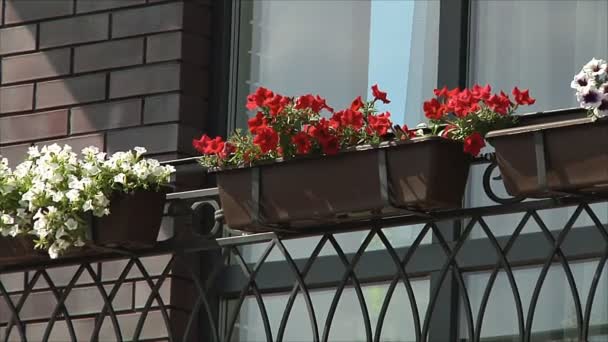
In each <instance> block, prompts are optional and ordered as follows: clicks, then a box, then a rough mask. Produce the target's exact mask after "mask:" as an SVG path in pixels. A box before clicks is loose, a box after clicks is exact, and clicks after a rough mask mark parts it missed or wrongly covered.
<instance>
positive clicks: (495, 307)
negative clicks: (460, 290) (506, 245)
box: [460, 261, 608, 342]
mask: <svg viewBox="0 0 608 342" xmlns="http://www.w3.org/2000/svg"><path fill="white" fill-rule="evenodd" d="M570 266H571V269H572V273H573V276H574V279H575V281H576V286H577V289H578V291H579V296H580V300H581V303H582V305H583V310H584V305H585V303H586V300H587V297H588V295H589V290H590V287H591V282H592V280H593V276H594V274H595V271H596V268H597V266H598V262H597V261H590V262H584V263H572V264H571V265H570ZM540 270H541V269H540V267H537V268H523V269H516V270H514V272H513V273H514V278H515V281H516V283H517V287H518V290H519V293H520V296H521V300H522V306H523V311H524V320H525V318H526V315H527V314H528V307H529V305H530V300H531V297H532V293H533V291H534V287H535V285H536V282H537V280H538V277H539V274H540ZM606 273H608V267H604V269H603V272H602V277H601V278H600V282H599V285H598V287H597V290H596V294H595V298H594V301H593V307H592V312H591V327H590V338H589V340H590V341H604V342H606V341H608V275H606ZM489 277H490V273H487V272H483V273H471V274H468V275H466V276H465V282H466V287H467V290H468V294H469V297H470V300H471V306H472V311H473V319H474V321H475V320H476V319H477V315H478V314H479V306H480V303H481V300H482V297H483V293H484V291H485V289H486V286H487V282H488V279H489ZM571 293H572V292H571V290H570V287H569V286H568V283H567V280H566V275H565V273H564V270H563V267H562V266H561V265H560V264H553V265H552V266H551V268H550V269H549V272H548V273H547V277H546V278H545V281H544V283H543V288H542V289H541V292H540V296H539V299H538V304H537V306H536V311H535V314H534V322H533V325H532V340H533V341H576V340H577V339H576V337H577V326H576V314H575V308H574V299H573V298H572V295H571ZM461 309H462V310H461V312H464V311H463V310H464V309H463V308H461ZM518 334H519V328H518V324H517V313H516V308H515V300H514V297H513V292H512V290H511V287H510V285H509V281H508V278H507V276H506V275H505V274H504V272H500V273H499V275H498V277H497V278H496V281H495V283H494V287H493V288H492V292H491V294H490V299H489V302H488V305H487V307H486V310H485V314H484V320H483V328H482V331H481V337H482V341H493V342H494V341H496V342H510V341H519V335H518ZM460 337H461V338H463V339H466V338H467V325H466V321H465V319H464V314H461V321H460Z"/></svg>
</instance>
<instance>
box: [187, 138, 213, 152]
mask: <svg viewBox="0 0 608 342" xmlns="http://www.w3.org/2000/svg"><path fill="white" fill-rule="evenodd" d="M210 140H211V138H209V136H208V135H207V134H203V135H202V136H201V137H200V139H194V140H192V146H193V147H194V148H195V149H196V150H197V151H198V152H200V153H201V154H207V153H206V152H205V151H206V148H207V144H209V141H210Z"/></svg>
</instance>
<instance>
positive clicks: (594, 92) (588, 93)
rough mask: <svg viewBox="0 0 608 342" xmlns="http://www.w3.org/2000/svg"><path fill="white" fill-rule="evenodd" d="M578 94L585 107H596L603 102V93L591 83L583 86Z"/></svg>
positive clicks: (582, 105)
mask: <svg viewBox="0 0 608 342" xmlns="http://www.w3.org/2000/svg"><path fill="white" fill-rule="evenodd" d="M576 95H577V99H578V101H579V102H580V104H581V107H583V108H596V107H597V106H599V105H600V103H601V102H602V94H601V93H600V92H599V90H598V89H596V88H595V87H593V86H591V85H587V86H586V87H583V88H581V90H580V91H579V92H578V93H577V94H576Z"/></svg>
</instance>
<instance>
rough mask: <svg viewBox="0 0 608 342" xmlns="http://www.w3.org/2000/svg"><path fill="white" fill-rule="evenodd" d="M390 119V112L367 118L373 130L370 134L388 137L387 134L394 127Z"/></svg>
mask: <svg viewBox="0 0 608 342" xmlns="http://www.w3.org/2000/svg"><path fill="white" fill-rule="evenodd" d="M390 117H391V113H390V112H386V113H383V114H380V115H370V116H369V117H368V118H367V120H368V122H369V128H370V129H371V132H369V133H376V134H377V135H379V136H383V135H386V133H388V130H389V129H391V127H392V126H393V123H392V122H391V119H390ZM406 129H407V126H406Z"/></svg>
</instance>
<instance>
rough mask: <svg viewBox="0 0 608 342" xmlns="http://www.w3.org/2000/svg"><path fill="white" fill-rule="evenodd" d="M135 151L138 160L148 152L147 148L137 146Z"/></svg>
mask: <svg viewBox="0 0 608 342" xmlns="http://www.w3.org/2000/svg"><path fill="white" fill-rule="evenodd" d="M133 150H134V151H135V156H136V157H137V158H139V157H141V155H142V154H144V153H146V152H148V150H146V148H145V147H140V146H136V147H135V148H133Z"/></svg>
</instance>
